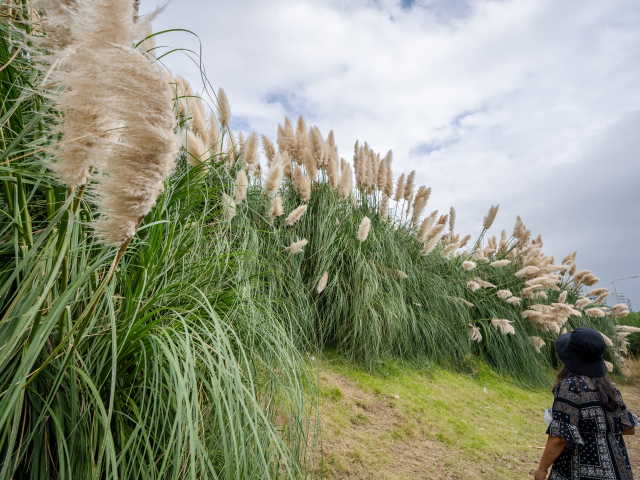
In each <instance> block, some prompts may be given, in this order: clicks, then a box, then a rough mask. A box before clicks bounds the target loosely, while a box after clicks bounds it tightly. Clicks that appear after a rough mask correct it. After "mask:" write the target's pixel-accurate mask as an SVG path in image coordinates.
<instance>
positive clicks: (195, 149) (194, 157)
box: [182, 130, 206, 167]
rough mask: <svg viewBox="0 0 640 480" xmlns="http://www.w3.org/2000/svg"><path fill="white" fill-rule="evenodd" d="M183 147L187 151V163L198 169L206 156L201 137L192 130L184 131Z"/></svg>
mask: <svg viewBox="0 0 640 480" xmlns="http://www.w3.org/2000/svg"><path fill="white" fill-rule="evenodd" d="M182 146H183V147H184V149H185V150H186V151H187V162H189V165H191V166H192V167H197V166H198V165H200V164H201V163H202V160H203V157H204V156H205V152H206V149H205V146H204V143H202V140H201V139H200V137H198V136H197V135H196V134H194V133H193V132H192V131H191V130H184V131H183V135H182Z"/></svg>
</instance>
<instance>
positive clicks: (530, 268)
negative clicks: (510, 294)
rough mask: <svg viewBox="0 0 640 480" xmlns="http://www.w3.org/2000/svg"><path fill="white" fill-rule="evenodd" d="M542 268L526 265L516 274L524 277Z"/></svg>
mask: <svg viewBox="0 0 640 480" xmlns="http://www.w3.org/2000/svg"><path fill="white" fill-rule="evenodd" d="M539 271H540V269H539V268H538V267H534V266H528V267H524V268H523V269H522V270H518V271H517V272H516V273H514V275H515V276H516V277H524V276H525V275H533V274H534V273H538V272H539Z"/></svg>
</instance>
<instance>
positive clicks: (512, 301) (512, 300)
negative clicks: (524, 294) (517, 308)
mask: <svg viewBox="0 0 640 480" xmlns="http://www.w3.org/2000/svg"><path fill="white" fill-rule="evenodd" d="M507 303H510V304H511V305H520V298H519V297H510V298H507Z"/></svg>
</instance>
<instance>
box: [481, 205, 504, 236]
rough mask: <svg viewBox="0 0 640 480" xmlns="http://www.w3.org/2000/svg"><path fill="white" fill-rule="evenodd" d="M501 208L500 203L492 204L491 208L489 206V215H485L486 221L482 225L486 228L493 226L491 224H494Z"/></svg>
mask: <svg viewBox="0 0 640 480" xmlns="http://www.w3.org/2000/svg"><path fill="white" fill-rule="evenodd" d="M499 208H500V205H495V206H494V205H491V208H489V213H487V215H486V216H485V217H484V221H483V222H482V227H483V228H484V229H485V230H489V229H490V228H491V225H493V221H494V220H495V219H496V215H497V214H498V209H499Z"/></svg>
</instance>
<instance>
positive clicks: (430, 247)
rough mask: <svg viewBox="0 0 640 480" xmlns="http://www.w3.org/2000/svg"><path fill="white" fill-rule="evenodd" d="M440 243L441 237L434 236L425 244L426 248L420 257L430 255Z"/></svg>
mask: <svg viewBox="0 0 640 480" xmlns="http://www.w3.org/2000/svg"><path fill="white" fill-rule="evenodd" d="M439 241H440V236H439V235H434V236H433V237H431V238H430V239H429V240H428V241H427V242H426V243H425V244H424V248H423V249H422V250H421V251H420V255H422V256H423V257H424V256H425V255H428V254H429V253H430V252H432V251H433V249H434V248H436V245H438V242H439Z"/></svg>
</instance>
